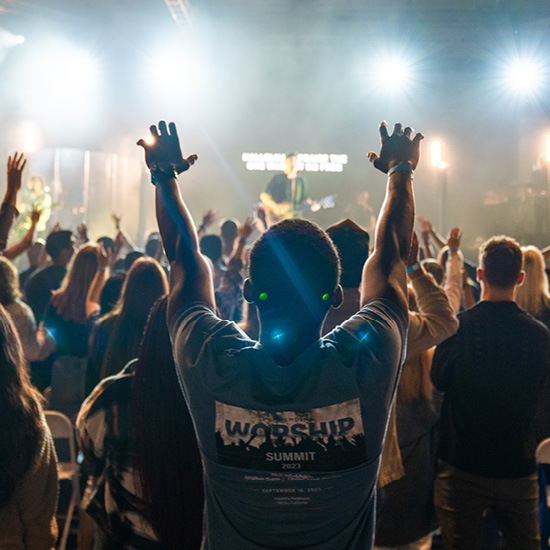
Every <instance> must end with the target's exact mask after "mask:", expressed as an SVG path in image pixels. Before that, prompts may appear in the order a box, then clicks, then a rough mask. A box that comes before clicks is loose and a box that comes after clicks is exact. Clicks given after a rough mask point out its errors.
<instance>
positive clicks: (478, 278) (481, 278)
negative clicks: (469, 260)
mask: <svg viewBox="0 0 550 550" xmlns="http://www.w3.org/2000/svg"><path fill="white" fill-rule="evenodd" d="M476 274H477V280H478V282H479V283H481V281H483V269H481V267H478V268H477V271H476Z"/></svg>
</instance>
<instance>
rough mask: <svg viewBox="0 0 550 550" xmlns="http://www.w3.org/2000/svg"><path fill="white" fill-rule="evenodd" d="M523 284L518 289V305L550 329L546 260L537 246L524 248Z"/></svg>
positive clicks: (549, 296) (549, 293) (549, 295)
mask: <svg viewBox="0 0 550 550" xmlns="http://www.w3.org/2000/svg"><path fill="white" fill-rule="evenodd" d="M521 250H522V252H523V271H524V272H525V277H524V279H523V283H522V284H521V285H520V286H518V288H517V289H516V303H517V304H518V306H519V307H520V308H522V309H524V310H525V311H527V312H529V313H530V314H531V315H533V316H534V317H536V318H537V319H538V320H539V321H542V322H543V323H544V324H545V325H546V326H547V327H548V328H549V329H550V286H549V285H548V277H547V275H546V271H545V270H544V258H543V256H542V254H541V252H540V250H539V249H538V248H537V247H536V246H524V247H522V249H521Z"/></svg>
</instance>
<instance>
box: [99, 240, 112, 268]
mask: <svg viewBox="0 0 550 550" xmlns="http://www.w3.org/2000/svg"><path fill="white" fill-rule="evenodd" d="M96 254H97V267H98V268H99V269H100V270H102V271H104V270H105V269H107V268H108V267H109V265H110V263H111V249H110V248H105V247H104V246H103V243H99V244H98V245H97V252H96Z"/></svg>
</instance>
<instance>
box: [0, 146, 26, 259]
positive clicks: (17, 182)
mask: <svg viewBox="0 0 550 550" xmlns="http://www.w3.org/2000/svg"><path fill="white" fill-rule="evenodd" d="M18 155H19V156H18ZM26 164H27V159H26V158H25V156H24V155H23V153H15V154H14V156H13V158H12V157H11V155H10V156H9V157H8V166H7V182H8V184H7V186H6V193H5V195H4V198H3V200H2V205H1V206H0V252H4V250H6V248H7V246H8V239H9V236H10V231H11V228H12V226H13V222H14V221H15V219H16V218H17V216H18V215H19V212H18V210H17V207H16V204H17V194H18V193H19V191H20V190H21V177H22V174H23V170H24V169H25V165H26Z"/></svg>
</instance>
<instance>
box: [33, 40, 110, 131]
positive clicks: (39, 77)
mask: <svg viewBox="0 0 550 550" xmlns="http://www.w3.org/2000/svg"><path fill="white" fill-rule="evenodd" d="M28 75H29V77H28V78H29V83H28V86H27V88H28V90H29V92H28V93H29V98H28V103H29V104H30V105H32V106H34V107H35V109H36V110H37V112H42V113H44V112H57V113H58V115H60V116H63V115H65V118H66V117H67V116H70V117H73V116H74V114H75V113H76V112H78V115H79V116H84V115H86V114H91V113H92V112H93V111H94V107H95V105H96V103H97V99H98V97H97V96H98V89H99V83H100V78H99V77H100V71H99V64H98V62H97V60H96V58H95V57H94V56H93V55H92V54H91V53H89V52H87V51H83V50H81V49H78V48H76V47H74V46H73V45H71V44H67V43H65V42H59V43H49V44H48V45H45V46H43V47H42V48H41V49H40V50H39V51H38V52H36V53H35V54H34V56H33V57H32V71H30V72H29V73H28ZM71 120H72V119H71Z"/></svg>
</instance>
